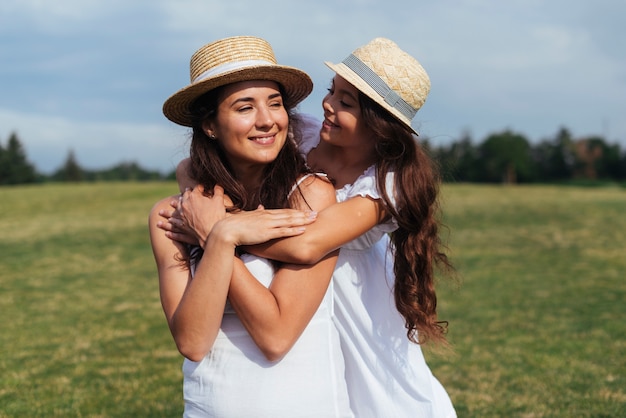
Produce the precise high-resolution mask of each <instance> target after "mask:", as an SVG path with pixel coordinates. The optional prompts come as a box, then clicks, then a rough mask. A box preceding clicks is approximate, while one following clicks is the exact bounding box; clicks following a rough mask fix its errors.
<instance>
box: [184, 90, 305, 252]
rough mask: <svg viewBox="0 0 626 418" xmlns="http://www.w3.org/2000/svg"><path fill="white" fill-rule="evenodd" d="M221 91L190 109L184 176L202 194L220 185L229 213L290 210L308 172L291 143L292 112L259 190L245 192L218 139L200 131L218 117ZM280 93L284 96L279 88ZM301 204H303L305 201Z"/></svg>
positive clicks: (295, 126)
mask: <svg viewBox="0 0 626 418" xmlns="http://www.w3.org/2000/svg"><path fill="white" fill-rule="evenodd" d="M279 86H280V85H279ZM223 90H224V89H223V87H218V88H216V89H214V90H211V91H209V92H208V93H205V94H204V95H202V96H200V97H199V98H198V99H197V100H196V101H195V102H194V103H193V104H192V105H191V106H190V109H189V115H190V116H191V120H192V138H191V147H190V155H189V159H190V164H189V166H188V167H189V168H188V171H189V172H188V173H187V174H188V175H189V177H190V178H192V179H193V180H194V181H195V182H196V183H197V184H201V185H203V186H204V190H205V191H212V190H213V188H214V186H215V185H218V184H219V185H220V186H222V187H223V188H224V194H226V195H228V196H229V197H230V199H231V200H232V202H233V206H232V207H231V208H227V210H228V211H236V210H254V209H256V208H257V207H258V206H259V205H260V204H262V205H263V206H264V207H265V208H266V209H277V208H287V207H292V204H293V202H295V200H296V199H298V198H300V199H304V197H303V196H302V194H301V193H300V189H299V188H298V187H296V191H297V192H298V193H299V194H298V195H297V196H294V195H296V193H291V192H292V188H293V187H294V185H295V184H296V182H297V180H298V178H299V177H301V176H302V175H304V174H307V173H309V172H310V170H309V169H308V167H307V165H306V162H305V160H304V157H303V156H302V154H301V153H300V152H299V151H298V148H297V146H296V142H295V141H294V136H298V135H301V132H300V123H299V118H298V116H297V115H295V114H294V113H293V112H292V110H291V109H289V108H287V109H286V110H287V113H288V115H289V133H288V135H287V140H286V141H285V144H284V145H283V147H282V149H281V150H280V152H279V153H278V156H277V158H276V159H275V160H274V161H272V162H270V163H268V164H267V166H266V167H265V169H264V172H263V174H262V177H261V184H260V187H259V188H258V189H257V190H254V191H251V190H247V189H246V188H245V187H244V186H243V184H242V182H241V179H238V178H237V177H236V176H235V173H234V172H233V170H232V167H231V166H230V164H229V163H228V159H227V158H226V154H225V151H224V149H223V147H222V145H221V142H220V141H219V139H215V138H213V139H212V138H209V136H208V135H207V134H206V132H205V131H204V129H203V124H204V122H205V121H207V120H212V119H213V118H215V117H217V109H218V105H219V102H220V100H221V94H222V92H223ZM280 91H281V94H282V95H283V97H285V93H284V91H283V89H282V86H280ZM303 201H304V203H305V204H306V200H303ZM201 255H202V252H201V251H194V252H193V255H192V256H191V259H193V260H195V261H197V260H196V259H197V258H199V257H201ZM184 258H187V257H184ZM186 261H189V259H187V260H186Z"/></svg>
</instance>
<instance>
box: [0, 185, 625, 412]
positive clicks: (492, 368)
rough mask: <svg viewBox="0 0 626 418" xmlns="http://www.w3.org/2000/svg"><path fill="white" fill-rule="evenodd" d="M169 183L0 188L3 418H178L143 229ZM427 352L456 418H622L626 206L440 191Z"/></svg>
mask: <svg viewBox="0 0 626 418" xmlns="http://www.w3.org/2000/svg"><path fill="white" fill-rule="evenodd" d="M175 191H176V187H175V185H174V184H173V183H101V184H66V185H55V184H46V185H40V186H28V187H15V188H10V187H4V188H0V213H2V216H1V217H0V231H1V233H2V236H1V239H0V312H2V319H3V320H2V321H1V322H0V347H1V350H2V351H1V353H2V355H0V417H134V416H137V417H161V416H162V417H176V416H181V414H182V399H181V392H182V387H181V372H180V366H181V361H182V360H181V357H180V355H179V354H178V352H177V351H176V348H175V346H174V343H173V341H172V338H171V336H170V334H169V331H168V329H167V326H166V323H165V319H164V317H163V313H162V311H161V307H160V303H159V297H158V288H157V279H156V269H155V267H154V262H153V259H152V254H151V251H150V246H149V241H148V233H147V226H146V223H147V222H146V221H147V214H148V212H149V210H150V208H151V206H152V204H153V203H154V202H155V201H156V200H158V199H159V198H161V197H164V196H166V195H168V194H170V193H174V192H175ZM443 203H444V209H445V213H446V223H447V224H448V225H449V227H450V237H449V241H450V249H451V255H452V258H453V260H454V262H455V264H456V266H457V269H458V271H459V275H460V278H461V281H460V283H459V284H458V285H456V284H454V283H446V282H442V283H441V285H440V290H439V309H440V316H441V318H442V319H446V320H448V321H449V322H450V326H449V334H448V335H449V339H450V341H451V343H452V345H453V348H454V353H453V354H450V355H442V354H436V353H434V352H430V351H429V352H427V356H428V359H429V363H430V364H431V367H432V369H433V371H434V373H435V375H436V376H437V377H438V378H439V379H440V380H441V381H442V383H443V384H444V386H445V387H446V389H447V390H448V392H449V393H450V396H451V397H452V399H453V402H454V403H455V406H456V408H457V412H458V414H459V417H481V418H482V417H528V418H531V417H532V418H535V417H621V416H626V282H625V280H624V279H625V278H626V274H625V273H626V216H625V215H624V214H625V213H626V191H625V190H624V189H623V188H621V189H620V188H610V187H605V188H579V187H551V186H531V187H498V186H475V185H446V186H445V187H444V202H443Z"/></svg>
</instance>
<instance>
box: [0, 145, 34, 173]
mask: <svg viewBox="0 0 626 418" xmlns="http://www.w3.org/2000/svg"><path fill="white" fill-rule="evenodd" d="M35 181H37V171H36V170H35V167H34V166H33V165H32V164H31V163H29V162H28V160H27V158H26V152H25V151H24V148H23V147H22V143H21V142H20V140H19V139H18V137H17V134H15V133H12V134H11V135H10V136H9V140H8V142H7V147H6V149H3V148H2V146H1V145H0V184H23V183H34V182H35Z"/></svg>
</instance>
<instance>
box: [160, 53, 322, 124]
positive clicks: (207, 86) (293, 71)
mask: <svg viewBox="0 0 626 418" xmlns="http://www.w3.org/2000/svg"><path fill="white" fill-rule="evenodd" d="M251 80H269V81H275V82H277V83H279V84H280V85H281V86H282V87H283V89H284V93H285V97H284V98H283V100H284V102H285V106H287V107H290V108H291V107H295V106H296V105H297V104H298V103H300V102H301V101H302V100H304V99H305V98H306V97H307V96H308V95H309V94H311V91H313V81H312V80H311V78H310V77H309V76H308V74H306V73H305V72H304V71H300V70H298V69H297V68H293V67H288V66H284V65H260V66H249V67H245V68H240V69H237V70H233V71H230V72H225V73H223V74H220V75H219V76H217V77H212V78H210V79H207V80H202V81H199V82H197V83H193V84H190V85H189V86H187V87H185V88H183V89H181V90H179V91H178V92H176V93H174V94H173V95H172V96H170V98H168V99H167V100H166V101H165V103H163V114H164V115H165V117H167V118H168V119H169V120H171V121H172V122H174V123H177V124H179V125H183V126H192V120H191V117H190V114H189V107H190V106H191V104H192V103H193V102H194V101H195V100H196V99H197V98H198V97H200V96H202V95H203V94H205V93H207V92H209V91H211V90H213V89H215V88H217V87H221V86H225V85H227V84H232V83H237V82H240V81H251Z"/></svg>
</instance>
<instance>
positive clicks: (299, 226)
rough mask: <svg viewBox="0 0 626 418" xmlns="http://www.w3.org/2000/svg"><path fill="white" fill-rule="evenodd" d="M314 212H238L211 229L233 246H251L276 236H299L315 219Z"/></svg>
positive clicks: (279, 210) (258, 209)
mask: <svg viewBox="0 0 626 418" xmlns="http://www.w3.org/2000/svg"><path fill="white" fill-rule="evenodd" d="M316 217H317V212H313V211H303V210H297V209H272V210H269V209H264V208H263V206H259V207H258V208H257V209H256V210H252V211H241V212H236V213H233V214H231V215H230V216H228V217H225V218H223V219H222V220H220V221H219V222H217V223H216V224H215V227H214V231H215V233H216V234H220V235H221V238H222V239H224V240H225V241H226V242H229V243H231V244H233V245H235V246H240V245H254V244H260V243H264V242H267V241H270V240H273V239H277V238H285V237H292V236H294V235H300V234H302V233H303V232H304V231H305V229H306V228H305V227H306V225H309V224H311V223H312V222H314V221H315V219H316Z"/></svg>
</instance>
